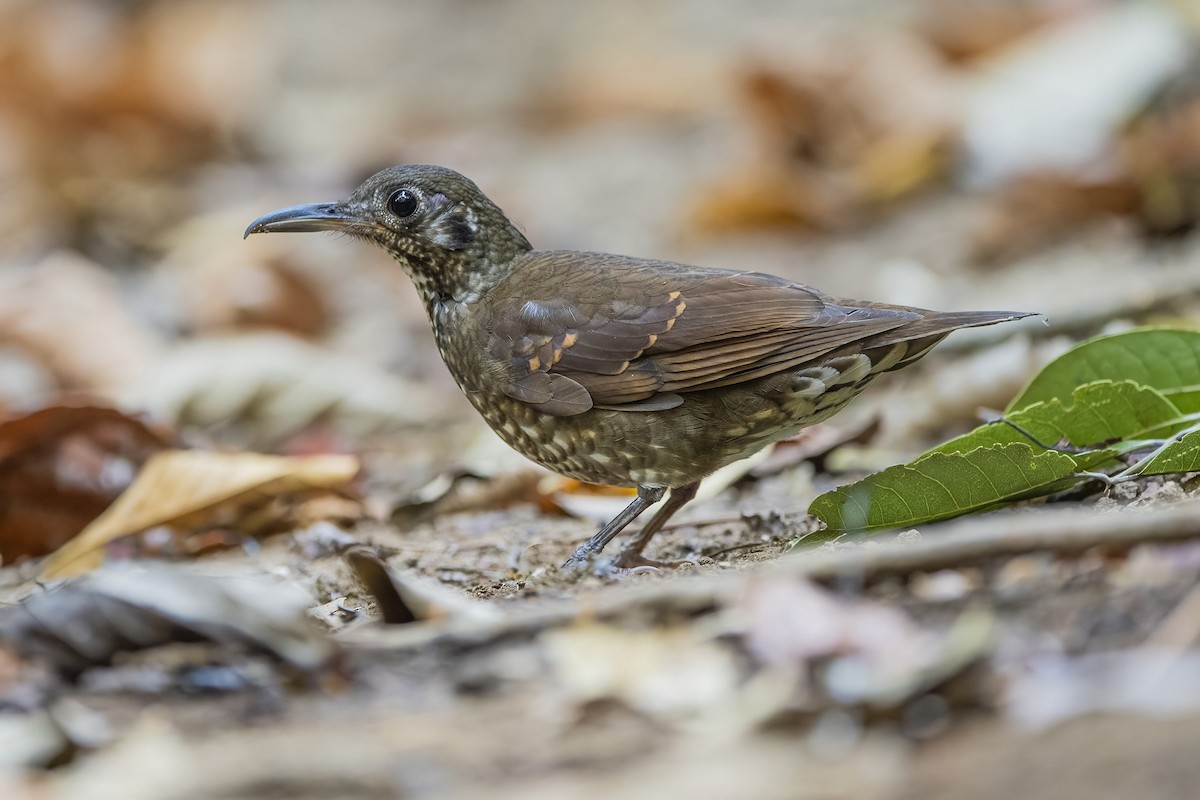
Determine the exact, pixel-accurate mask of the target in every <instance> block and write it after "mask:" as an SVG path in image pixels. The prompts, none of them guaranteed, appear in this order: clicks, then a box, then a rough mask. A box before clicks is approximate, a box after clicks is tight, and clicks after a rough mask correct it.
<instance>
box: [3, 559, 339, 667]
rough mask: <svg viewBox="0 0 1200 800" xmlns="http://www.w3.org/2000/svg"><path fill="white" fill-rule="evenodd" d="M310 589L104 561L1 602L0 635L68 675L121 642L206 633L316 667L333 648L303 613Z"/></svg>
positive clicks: (141, 645)
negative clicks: (50, 587)
mask: <svg viewBox="0 0 1200 800" xmlns="http://www.w3.org/2000/svg"><path fill="white" fill-rule="evenodd" d="M308 605H309V598H308V597H307V596H306V595H305V594H304V593H303V592H302V591H300V590H299V589H297V588H295V587H294V586H291V585H289V584H283V583H279V582H277V581H272V580H267V579H264V578H257V577H249V576H212V575H200V574H197V573H194V572H189V571H187V570H183V569H180V568H176V567H169V566H164V565H158V566H155V567H153V568H150V569H146V568H131V567H110V568H107V569H104V570H101V571H99V572H96V573H93V574H91V575H88V576H87V577H85V578H82V579H80V580H79V581H76V582H72V583H70V584H67V585H65V586H62V587H60V588H58V589H57V590H54V591H51V592H47V593H42V594H36V595H33V596H32V597H29V598H27V599H26V600H25V601H24V602H22V603H21V604H19V605H16V606H11V607H9V608H6V609H3V610H0V643H4V644H5V645H6V646H8V647H10V648H13V649H15V650H16V651H17V652H19V653H20V654H21V655H22V656H24V657H26V658H32V659H44V660H46V661H48V662H49V663H51V664H52V665H53V666H54V667H56V668H57V669H58V670H60V671H61V672H62V673H64V674H66V675H76V674H78V673H80V672H82V671H84V670H85V669H87V668H88V667H91V666H96V665H102V664H107V663H109V662H110V661H111V660H112V659H113V657H114V656H115V655H117V654H118V653H122V652H129V651H133V650H141V649H145V648H150V647H156V646H159V645H163V644H168V643H171V642H183V641H213V642H218V643H222V644H235V645H241V646H243V647H250V648H252V649H255V650H259V651H265V652H267V653H270V654H271V655H272V656H274V657H275V658H277V659H279V660H280V661H283V662H285V663H287V664H289V665H291V666H293V667H297V668H301V669H315V668H317V667H318V666H320V665H321V664H323V663H324V662H325V661H326V659H328V657H329V656H330V654H331V645H330V643H329V642H328V640H326V639H324V638H322V637H321V636H319V635H318V633H317V631H316V629H315V628H314V627H312V626H311V625H309V624H308V623H307V616H306V613H305V610H306V608H307V607H308Z"/></svg>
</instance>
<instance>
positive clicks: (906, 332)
mask: <svg viewBox="0 0 1200 800" xmlns="http://www.w3.org/2000/svg"><path fill="white" fill-rule="evenodd" d="M1032 316H1036V314H1035V313H1034V312H1029V311H929V312H926V314H925V316H924V317H922V318H921V319H916V320H913V321H912V322H910V323H908V324H906V325H902V326H900V327H899V328H895V329H893V330H890V331H887V332H885V333H882V334H880V335H879V337H878V338H877V339H874V340H872V341H871V342H869V343H866V344H865V345H864V350H867V349H869V350H871V351H875V352H876V353H878V352H880V351H882V350H883V349H885V348H892V347H894V346H896V345H899V344H903V345H905V352H903V353H902V354H899V353H898V354H896V355H898V356H899V358H895V360H894V361H893V359H887V362H888V364H889V365H888V366H887V367H886V368H885V369H884V370H883V371H885V372H890V371H892V370H896V369H900V368H901V367H905V366H908V365H909V364H911V363H913V362H914V361H916V360H917V359H919V358H921V357H922V356H923V355H925V354H926V353H927V352H929V350H930V349H931V348H932V347H933V346H934V345H936V344H937V343H938V342H940V341H941V340H942V339H945V338H946V337H947V336H949V335H950V334H951V333H953V332H954V331H956V330H958V329H960V328H979V327H982V326H984V325H995V324H997V323H1000V322H1012V321H1013V320H1018V319H1023V318H1024V317H1032ZM872 360H875V358H872Z"/></svg>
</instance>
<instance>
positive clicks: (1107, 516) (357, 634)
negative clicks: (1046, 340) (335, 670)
mask: <svg viewBox="0 0 1200 800" xmlns="http://www.w3.org/2000/svg"><path fill="white" fill-rule="evenodd" d="M1197 538H1200V502H1189V503H1181V504H1179V505H1176V506H1174V507H1172V508H1170V509H1167V510H1164V511H1136V512H1132V511H1131V512H1115V513H1098V512H1096V511H1094V510H1078V509H1073V510H1064V511H1057V510H1047V509H1039V510H1038V511H1036V512H1018V513H1011V514H994V515H990V516H986V517H978V518H973V519H966V520H960V521H955V522H950V523H945V524H942V525H930V526H928V529H927V531H926V533H925V534H924V536H923V538H922V539H921V540H919V541H915V542H911V541H895V540H893V541H887V542H881V543H878V544H874V545H872V546H855V547H847V548H844V549H835V550H829V549H822V550H816V551H811V550H810V551H802V552H799V553H795V554H792V555H788V556H784V557H782V558H780V559H778V560H777V561H775V562H773V563H771V564H766V565H761V566H759V567H754V568H748V569H742V570H737V571H734V570H729V571H721V572H714V573H707V574H700V575H696V576H694V577H689V578H687V579H679V580H673V581H661V582H654V583H652V584H649V585H626V586H618V587H611V588H610V589H605V590H601V591H599V592H593V593H589V594H586V595H582V596H577V597H571V598H568V599H564V600H557V601H534V602H530V603H527V604H526V603H522V604H520V605H512V606H509V607H508V608H507V609H506V610H505V613H504V615H503V616H502V617H500V618H498V619H494V620H479V619H470V618H461V617H459V618H450V619H446V620H442V621H439V622H436V623H421V624H412V625H396V626H389V627H387V628H382V627H376V628H361V629H357V630H354V631H350V632H348V633H347V635H346V636H343V637H339V638H340V639H341V640H342V641H343V642H344V643H346V644H348V645H350V646H352V647H354V646H357V647H362V648H367V649H379V648H384V649H389V650H396V649H400V650H412V649H418V648H421V647H426V646H430V645H433V644H442V645H446V646H449V647H470V646H475V645H482V644H485V643H487V642H491V641H495V640H496V639H498V638H501V637H508V636H532V635H536V634H537V633H538V632H540V631H542V630H545V629H547V628H553V627H559V626H561V625H567V624H571V623H573V622H576V621H578V620H580V619H599V620H605V619H620V618H624V617H628V616H630V615H641V616H645V615H646V614H660V615H688V614H697V613H702V612H704V611H706V610H709V609H712V608H715V607H718V606H720V605H723V604H725V603H727V602H732V601H733V599H734V598H736V597H738V596H739V595H740V594H742V593H743V592H744V591H745V590H746V587H747V586H748V585H749V584H752V583H761V582H762V581H764V580H771V579H780V578H782V579H795V578H806V579H808V580H813V581H818V582H833V581H840V580H843V579H845V578H847V577H854V578H857V579H858V580H859V581H861V582H863V583H869V582H872V581H877V580H879V579H881V578H885V577H889V576H896V575H908V574H912V573H915V572H927V571H934V570H939V569H948V568H952V567H961V566H967V565H974V564H977V563H979V562H982V561H988V560H991V559H996V558H1004V557H1008V556H1016V555H1021V554H1024V553H1035V552H1044V551H1051V552H1056V553H1060V554H1063V555H1075V554H1079V553H1084V552H1086V551H1088V550H1091V549H1093V548H1097V547H1100V548H1105V549H1108V550H1117V551H1125V550H1129V549H1131V548H1133V547H1135V546H1137V545H1139V544H1146V543H1152V542H1173V541H1182V540H1186V539H1197Z"/></svg>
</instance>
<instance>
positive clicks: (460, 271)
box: [246, 164, 530, 296]
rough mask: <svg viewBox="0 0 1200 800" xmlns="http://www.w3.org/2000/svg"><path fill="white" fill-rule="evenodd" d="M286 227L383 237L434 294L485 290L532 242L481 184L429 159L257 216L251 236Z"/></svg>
mask: <svg viewBox="0 0 1200 800" xmlns="http://www.w3.org/2000/svg"><path fill="white" fill-rule="evenodd" d="M282 231H288V232H293V231H336V232H338V233H344V234H348V235H350V236H353V237H356V238H359V239H365V240H367V241H370V242H372V243H374V244H377V245H379V246H380V247H382V248H383V249H384V250H386V251H387V252H388V253H390V254H391V255H392V256H393V257H394V258H395V259H396V260H397V261H399V262H400V264H401V265H402V266H403V267H404V269H405V271H406V272H408V274H409V276H410V277H411V278H412V279H413V281H414V282H415V283H416V284H417V288H418V289H420V290H421V292H422V293H423V294H427V295H428V294H438V295H445V296H457V295H459V294H462V293H469V292H479V291H483V290H485V289H486V287H487V286H488V285H490V284H491V283H493V282H494V281H496V280H498V279H500V278H502V277H503V276H504V275H506V274H507V270H506V266H507V265H508V263H509V262H511V261H512V260H513V259H514V258H516V257H517V256H518V255H520V254H521V253H524V252H526V251H528V250H529V249H530V245H529V242H528V241H527V240H526V239H525V237H524V235H522V234H521V232H520V231H519V230H517V228H516V226H514V225H513V224H512V223H511V222H510V221H509V220H508V218H507V217H506V216H505V215H504V212H503V211H501V210H500V209H499V207H497V206H496V204H495V203H493V202H492V201H491V200H489V199H488V198H487V196H486V195H484V194H483V192H481V191H480V190H479V187H478V186H476V185H475V184H474V183H472V182H471V181H470V180H468V179H467V178H465V177H463V176H462V175H460V174H459V173H457V172H455V171H454V170H451V169H446V168H445V167H436V166H431V165H427V164H406V165H403V166H399V167H390V168H388V169H385V170H383V171H381V172H377V173H375V174H374V175H372V176H371V177H370V178H367V180H366V181H364V182H363V184H362V185H361V186H359V187H358V188H357V189H355V190H354V191H353V192H352V193H351V195H350V197H349V198H347V199H346V200H342V201H340V202H334V203H314V204H312V205H304V206H292V207H291V208H283V209H280V210H279V211H273V212H271V213H270V214H265V215H264V216H261V217H259V218H258V219H256V220H254V222H252V223H250V227H248V228H246V236H249V235H250V234H252V233H275V232H282Z"/></svg>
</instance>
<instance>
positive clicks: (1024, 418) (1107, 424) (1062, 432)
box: [917, 380, 1187, 461]
mask: <svg viewBox="0 0 1200 800" xmlns="http://www.w3.org/2000/svg"><path fill="white" fill-rule="evenodd" d="M1069 400H1070V403H1069V404H1067V403H1064V402H1063V400H1061V399H1059V398H1057V397H1055V398H1051V399H1049V400H1044V401H1042V402H1038V403H1034V404H1033V405H1031V406H1027V407H1025V408H1022V409H1020V410H1019V411H1014V412H1012V413H1010V414H1008V415H1007V418H1008V419H1009V420H1011V421H1012V422H1013V423H1015V424H1017V425H1019V426H1021V427H1022V428H1024V429H1025V430H1026V431H1027V432H1028V433H1029V436H1032V437H1033V438H1034V439H1037V440H1038V441H1039V442H1042V443H1043V444H1048V445H1054V444H1056V443H1058V442H1062V441H1066V442H1069V443H1070V444H1072V445H1074V446H1076V447H1089V446H1091V445H1096V444H1100V443H1102V442H1109V441H1115V440H1120V439H1127V438H1131V437H1138V438H1143V437H1145V436H1147V435H1149V434H1150V433H1151V432H1154V431H1159V430H1161V429H1163V428H1164V427H1166V426H1171V425H1184V424H1187V423H1186V422H1185V421H1181V420H1180V413H1179V410H1178V409H1176V408H1175V406H1174V405H1173V404H1172V403H1171V401H1170V400H1168V399H1167V398H1166V397H1165V396H1163V395H1162V393H1160V392H1158V391H1157V390H1155V389H1151V388H1150V387H1148V386H1141V385H1139V384H1136V383H1134V382H1133V381H1128V380H1122V381H1111V380H1102V381H1095V382H1093V383H1088V384H1085V385H1083V386H1078V387H1076V388H1075V390H1074V391H1073V392H1072V393H1071V394H1070V396H1069ZM1029 436H1025V435H1024V434H1022V433H1021V432H1020V431H1018V430H1017V429H1016V428H1014V427H1012V426H1011V425H1006V424H1004V423H1003V422H993V423H991V424H988V425H983V426H980V427H978V428H976V429H975V430H973V431H971V432H970V433H966V434H963V435H962V436H958V437H956V438H954V439H951V440H950V441H948V442H945V443H944V444H941V445H939V446H938V447H935V448H934V449H933V450H930V451H929V452H930V453H965V452H968V451H970V450H974V449H975V448H977V447H988V446H990V445H994V444H1004V443H1007V442H1025V443H1026V444H1033V442H1031V441H1030V439H1029ZM1035 450H1038V451H1039V452H1040V451H1041V448H1038V447H1036V445H1035ZM924 457H925V456H921V457H920V458H918V459H917V460H918V461H919V460H920V459H921V458H924Z"/></svg>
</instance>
